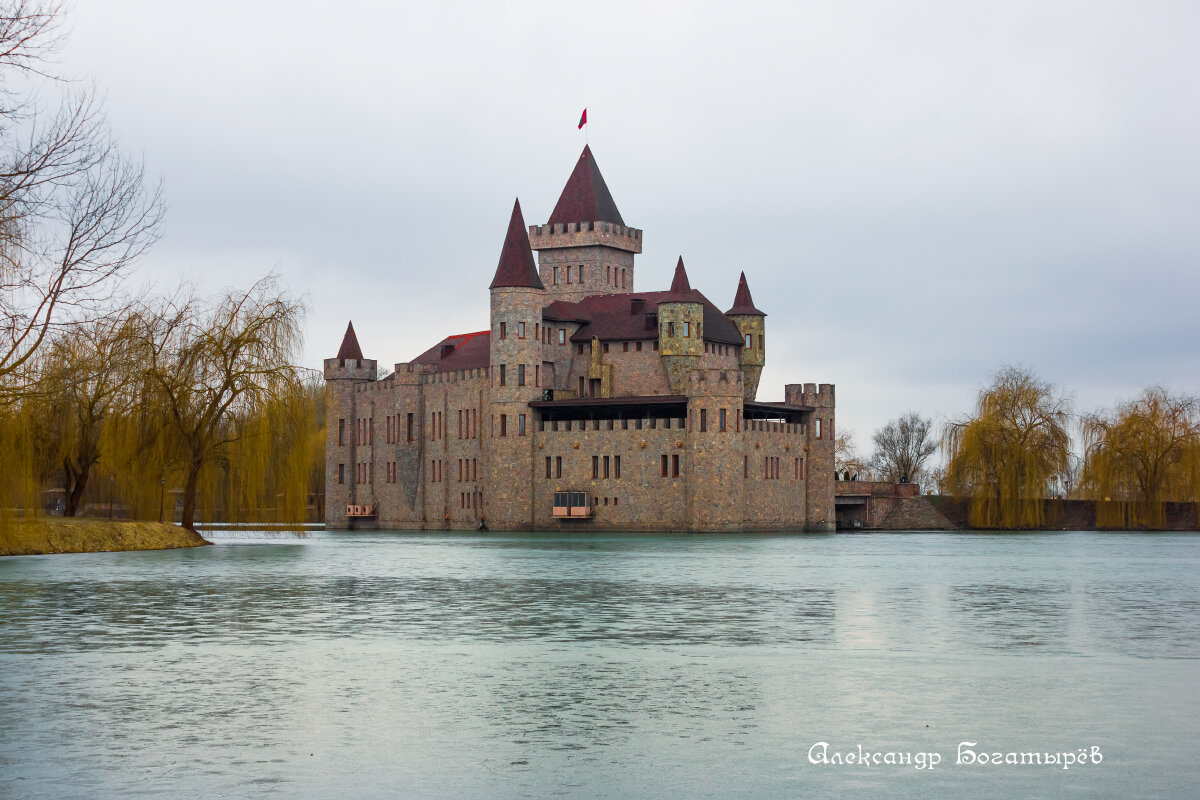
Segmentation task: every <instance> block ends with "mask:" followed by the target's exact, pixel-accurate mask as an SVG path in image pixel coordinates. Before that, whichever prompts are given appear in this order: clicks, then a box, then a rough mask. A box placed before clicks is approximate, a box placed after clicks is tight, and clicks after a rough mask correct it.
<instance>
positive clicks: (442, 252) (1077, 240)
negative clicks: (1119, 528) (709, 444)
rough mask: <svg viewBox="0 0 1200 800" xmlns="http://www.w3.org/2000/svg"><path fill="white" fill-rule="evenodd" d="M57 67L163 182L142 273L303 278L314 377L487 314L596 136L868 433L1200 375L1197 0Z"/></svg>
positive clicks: (103, 47)
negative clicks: (1011, 380)
mask: <svg viewBox="0 0 1200 800" xmlns="http://www.w3.org/2000/svg"><path fill="white" fill-rule="evenodd" d="M68 25H69V30H70V33H71V36H70V39H69V42H68V45H67V47H66V49H65V51H64V52H63V54H62V62H63V64H62V68H63V70H64V71H66V72H69V73H71V74H74V75H77V76H83V77H88V78H92V79H94V80H95V81H96V82H97V83H98V84H99V85H100V86H101V87H102V88H103V89H104V91H105V92H106V94H107V109H108V114H109V118H110V121H111V124H112V127H113V128H114V130H115V131H116V133H117V134H118V136H119V137H120V140H121V143H122V144H123V146H124V147H125V148H127V149H128V150H131V151H133V152H135V153H139V154H141V155H144V157H145V159H146V162H147V164H148V166H149V167H150V169H151V170H152V171H153V172H154V173H156V174H158V175H161V176H162V178H163V180H164V183H165V190H166V196H167V199H168V203H169V209H168V218H167V224H166V229H165V236H164V238H163V240H162V241H161V242H160V243H159V244H158V245H157V246H156V247H155V249H154V250H153V251H152V252H151V254H150V255H149V256H148V257H147V258H146V259H145V261H144V262H143V263H142V264H141V266H140V271H139V276H140V278H141V279H143V280H153V281H155V282H157V284H158V285H159V286H160V287H162V288H164V289H166V288H171V287H173V286H175V285H176V284H177V283H178V282H179V281H180V280H181V279H188V280H191V281H194V282H196V283H197V284H199V285H200V286H201V287H202V288H203V289H205V290H207V291H217V290H219V289H221V288H224V287H227V286H242V287H244V286H246V285H248V284H249V282H250V281H252V280H253V279H254V278H256V277H258V276H261V275H263V274H265V273H267V272H269V271H272V270H274V271H275V272H277V273H278V274H279V275H280V276H281V277H282V279H283V281H284V282H285V283H286V285H287V286H289V287H290V288H291V289H292V290H294V291H295V292H296V293H298V294H303V295H305V296H306V297H307V299H308V301H309V305H310V309H311V311H310V315H309V319H308V326H307V330H308V335H307V341H306V350H305V362H306V364H308V365H311V366H314V367H315V366H319V365H320V360H321V359H322V358H324V357H328V356H332V355H333V354H334V353H336V350H337V347H338V344H339V342H340V339H341V334H342V331H343V330H344V328H345V325H346V320H347V319H350V318H352V319H353V320H354V325H355V328H356V329H357V331H358V336H359V340H360V342H361V343H362V347H363V350H364V352H365V353H366V355H367V356H368V357H370V358H377V359H378V360H379V361H380V363H381V364H387V365H389V366H390V365H391V364H393V363H394V362H397V361H403V360H408V359H410V358H412V357H414V356H415V355H417V354H418V353H420V352H422V351H423V350H425V349H427V348H428V347H430V346H431V345H433V344H434V343H436V342H437V341H438V340H439V339H440V338H442V337H443V336H445V335H447V334H451V333H460V332H465V331H472V330H480V329H483V328H486V327H487V309H488V292H487V285H488V283H489V281H490V280H491V277H492V273H493V272H494V270H495V267H496V261H497V258H498V257H499V253H500V246H501V243H502V242H503V238H504V232H505V229H506V227H507V223H508V215H509V210H510V209H511V207H512V200H513V198H514V197H520V199H521V205H522V208H523V209H524V211H525V214H526V222H527V223H529V224H535V223H539V222H545V220H546V218H547V217H548V216H549V214H550V210H551V208H552V207H553V205H554V202H555V201H556V200H557V198H558V194H559V192H560V191H561V190H562V187H563V184H564V183H565V181H566V179H567V176H568V175H569V174H570V171H571V169H572V167H573V166H574V163H575V160H576V158H577V157H578V155H579V151H580V150H581V149H582V147H583V144H584V137H583V134H582V133H580V132H579V131H577V130H576V122H577V121H578V119H579V114H580V112H581V110H582V109H583V108H584V107H585V106H586V107H587V108H588V117H589V120H590V122H589V125H588V134H589V136H590V141H591V145H592V149H593V151H594V152H595V155H596V159H597V162H598V163H599V165H600V167H601V170H602V171H603V173H604V176H605V178H606V180H607V182H608V185H609V187H610V189H611V190H612V193H613V196H614V198H615V200H616V202H617V205H618V207H619V208H620V210H621V214H622V216H624V218H625V221H626V222H627V223H628V224H630V225H632V226H634V227H638V228H642V229H643V230H644V231H645V251H644V253H643V254H642V255H641V256H639V257H638V261H637V288H638V289H640V290H661V289H665V288H667V286H668V285H669V283H670V277H671V270H672V268H673V266H674V263H675V259H676V257H677V256H678V255H680V254H682V256H683V258H684V261H685V262H686V264H687V267H688V272H689V275H690V276H691V281H692V285H693V286H694V287H695V288H697V289H699V290H701V291H702V292H704V293H705V294H706V295H707V296H708V297H709V298H710V299H711V300H712V301H713V302H714V303H716V304H717V305H718V306H720V307H721V308H726V307H728V306H729V305H730V304H731V303H732V300H733V294H734V291H735V289H736V285H737V276H738V272H739V271H740V270H745V271H746V274H747V277H748V279H749V282H750V288H751V290H752V292H753V294H754V298H755V301H756V302H757V304H758V306H759V307H760V308H762V309H763V310H764V311H766V312H767V313H768V314H769V317H768V319H767V337H768V338H767V343H768V359H767V368H766V370H765V372H764V374H763V380H762V384H761V387H760V390H759V399H762V400H779V399H782V396H783V384H784V383H791V382H821V383H835V384H837V402H838V419H839V427H840V429H841V430H845V429H851V430H853V431H854V432H855V434H856V437H857V439H858V441H859V443H860V449H862V450H864V451H868V452H869V450H870V447H869V441H870V436H871V433H872V431H873V430H874V429H875V428H877V427H879V426H880V425H882V424H884V423H885V422H886V421H887V420H888V419H890V418H893V417H895V416H898V415H899V414H900V413H902V412H904V411H906V410H909V409H915V410H918V411H920V412H922V413H923V414H926V415H928V416H932V417H935V418H938V419H943V418H945V417H946V416H957V415H960V414H962V413H963V412H965V411H967V410H968V409H969V408H970V406H971V403H972V401H973V398H974V395H975V392H976V391H977V390H978V388H979V387H980V386H981V385H982V384H984V383H985V382H986V381H987V380H988V378H989V376H990V375H991V374H992V373H994V372H995V370H996V369H997V368H998V367H999V366H1000V365H1002V364H1005V363H1015V364H1021V365H1025V366H1028V367H1030V368H1032V369H1033V370H1034V371H1036V372H1037V374H1039V375H1040V376H1041V377H1043V378H1045V379H1048V380H1051V381H1053V382H1055V383H1056V384H1058V385H1060V386H1062V387H1064V388H1065V389H1067V390H1069V391H1070V392H1072V393H1074V395H1075V397H1076V400H1077V404H1078V405H1079V406H1080V407H1081V408H1084V409H1092V408H1096V407H1099V406H1109V405H1112V404H1113V403H1114V402H1115V401H1116V400H1118V399H1122V398H1127V397H1129V396H1131V395H1133V394H1135V393H1137V392H1138V391H1139V390H1140V389H1141V388H1142V387H1143V386H1146V385H1148V384H1152V383H1162V384H1165V385H1167V386H1168V387H1170V388H1173V389H1175V390H1177V391H1187V392H1190V393H1200V355H1198V346H1197V345H1198V343H1200V321H1198V320H1200V315H1198V314H1197V304H1198V299H1200V224H1198V221H1200V103H1198V102H1197V83H1196V81H1197V76H1200V47H1197V45H1196V42H1197V40H1198V37H1200V3H1196V2H1179V3H1169V2H1146V1H1145V0H1141V1H1139V2H1136V3H1135V2H1127V3H1113V2H1097V1H1096V0H1092V1H1091V2H1077V3H1066V2H1063V3H1056V2H1047V1H1046V0H1039V2H1030V3H1024V2H1012V1H1011V0H1008V1H1006V2H1003V3H1000V2H993V3H980V2H961V0H957V1H955V2H938V3H933V2H907V3H895V2H881V3H864V2H844V1H842V2H824V3H815V2H812V3H787V4H749V3H736V4H735V3H714V4H702V3H683V4H666V3H621V2H605V3H593V4H586V5H584V4H575V3H564V2H561V1H560V2H553V3H546V4H541V3H507V4H500V3H492V4H482V3H481V4H456V3H449V2H437V3H395V2H374V3H369V2H339V3H312V2H298V1H297V0H291V1H290V2H249V1H247V0H243V1H242V2H229V3H222V2H213V1H212V0H207V1H206V2H192V3H183V2H179V3H174V2H154V3H150V2H123V1H121V0H104V1H103V2H84V1H83V0H81V1H80V2H77V3H76V4H75V7H74V8H73V9H71V11H70V14H69V20H68Z"/></svg>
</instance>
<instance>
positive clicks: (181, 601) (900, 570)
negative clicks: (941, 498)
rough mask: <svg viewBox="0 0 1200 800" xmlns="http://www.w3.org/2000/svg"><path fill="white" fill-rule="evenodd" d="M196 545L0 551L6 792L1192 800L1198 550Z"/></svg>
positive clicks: (1178, 538) (932, 539)
mask: <svg viewBox="0 0 1200 800" xmlns="http://www.w3.org/2000/svg"><path fill="white" fill-rule="evenodd" d="M213 535H214V536H220V534H213ZM219 541H220V542H221V544H220V545H219V546H217V547H207V548H198V549H192V550H179V551H167V552H153V553H113V554H91V555H75V556H48V557H29V558H8V559H0V797H4V798H29V797H55V798H57V797H80V798H110V797H111V798H115V797H122V798H124V797H142V796H144V797H171V798H172V799H173V800H175V799H177V798H193V797H195V798H201V797H203V798H210V797H245V796H253V797H288V798H291V797H301V798H334V797H439V798H441V797H449V798H456V797H470V798H508V797H553V796H562V797H612V798H633V797H688V798H691V797H719V798H725V797H744V798H774V797H780V798H782V797H860V796H861V797H882V796H889V797H914V798H917V797H919V798H928V797H972V796H978V797H984V796H1000V795H1008V796H1022V797H1025V796H1028V797H1072V798H1074V797H1080V798H1083V797H1114V798H1118V797H1119V798H1127V797H1170V798H1175V797H1178V798H1192V797H1197V796H1200V747H1197V744H1196V740H1197V737H1198V734H1200V536H1198V535H1193V534H1112V533H1110V534H1098V533H1059V534H1005V535H978V534H974V535H971V534H867V535H837V536H744V535H739V536H683V535H575V536H567V535H560V534H525V535H499V534H480V535H473V534H418V533H319V534H315V535H313V536H311V537H310V538H307V539H304V540H290V541H287V540H283V541H281V540H265V541H261V540H260V541H257V542H256V541H254V540H247V539H221V540H219ZM821 741H824V742H828V743H829V744H830V749H829V752H830V753H831V754H832V753H833V752H843V753H844V752H857V747H858V746H859V745H861V746H862V747H863V749H864V750H866V751H869V752H881V753H883V752H894V753H911V754H913V757H914V758H915V757H916V756H915V754H917V753H926V752H936V753H939V754H940V756H941V763H940V764H939V765H937V767H936V768H934V769H932V770H918V769H915V768H914V767H913V766H886V765H879V766H870V767H863V766H859V765H848V766H847V765H841V766H830V765H814V764H812V763H810V762H809V759H808V753H809V749H810V748H811V747H812V746H813V745H814V744H815V743H816V742H821ZM960 742H976V743H978V746H977V747H975V748H973V749H976V750H986V751H988V752H995V751H999V752H1002V753H1008V752H1029V751H1039V752H1051V753H1057V752H1062V751H1078V750H1079V749H1080V748H1088V749H1090V748H1091V747H1093V746H1096V747H1099V748H1100V752H1101V753H1102V754H1103V762H1102V763H1101V764H1099V765H1093V764H1087V765H1078V766H1073V767H1071V768H1070V769H1069V770H1063V769H1062V768H1061V767H1060V766H1030V765H1025V766H1014V765H1000V766H992V765H987V766H980V765H978V764H976V765H956V764H955V760H956V753H957V750H958V747H959V743H960Z"/></svg>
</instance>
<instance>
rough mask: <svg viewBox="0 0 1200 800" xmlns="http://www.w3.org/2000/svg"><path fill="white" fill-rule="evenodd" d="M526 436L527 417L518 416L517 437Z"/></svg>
mask: <svg viewBox="0 0 1200 800" xmlns="http://www.w3.org/2000/svg"><path fill="white" fill-rule="evenodd" d="M524 435H525V415H524V414H517V436H524Z"/></svg>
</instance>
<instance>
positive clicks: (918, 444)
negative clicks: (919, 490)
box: [871, 411, 938, 483]
mask: <svg viewBox="0 0 1200 800" xmlns="http://www.w3.org/2000/svg"><path fill="white" fill-rule="evenodd" d="M872 438H873V439H874V441H875V454H874V455H873V456H872V458H871V461H872V466H874V468H875V471H876V472H877V473H878V474H879V478H880V480H884V481H888V482H891V483H920V482H921V478H922V476H923V472H924V467H925V462H926V461H928V460H929V457H930V456H931V455H933V454H934V453H935V452H937V448H938V443H937V440H936V439H935V438H934V436H933V420H930V419H927V418H924V417H922V416H921V415H920V414H918V413H917V412H915V411H909V412H908V413H907V414H904V415H903V416H901V417H900V419H894V420H892V421H891V422H889V423H888V424H887V425H884V426H883V427H882V428H880V429H879V430H877V431H875V435H874V436H873V437H872Z"/></svg>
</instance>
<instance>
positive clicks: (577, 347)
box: [575, 343, 583, 356]
mask: <svg viewBox="0 0 1200 800" xmlns="http://www.w3.org/2000/svg"><path fill="white" fill-rule="evenodd" d="M575 355H577V356H581V355H583V345H582V344H580V343H576V344H575Z"/></svg>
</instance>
